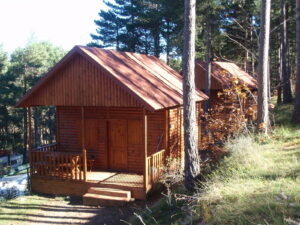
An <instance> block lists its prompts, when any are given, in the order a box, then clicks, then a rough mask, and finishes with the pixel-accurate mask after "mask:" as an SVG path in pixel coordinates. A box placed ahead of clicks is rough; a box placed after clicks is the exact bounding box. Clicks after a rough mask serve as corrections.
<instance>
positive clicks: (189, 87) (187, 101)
mask: <svg viewBox="0 0 300 225" xmlns="http://www.w3.org/2000/svg"><path fill="white" fill-rule="evenodd" d="M195 8H196V1H195V0H185V7H184V48H183V49H184V52H183V63H182V64H183V65H182V66H183V68H182V69H183V110H184V114H183V115H184V152H185V161H184V179H185V182H184V183H185V187H186V188H187V189H188V190H193V188H194V179H195V177H196V176H197V175H198V174H199V173H200V160H199V155H198V146H197V129H196V102H195V70H194V69H195V59H194V58H195V26H196V24H195V22H196V11H195Z"/></svg>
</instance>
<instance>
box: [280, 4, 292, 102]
mask: <svg viewBox="0 0 300 225" xmlns="http://www.w3.org/2000/svg"><path fill="white" fill-rule="evenodd" d="M280 3H281V4H280V5H281V7H280V8H281V26H280V36H281V37H280V41H281V43H280V45H281V54H280V55H281V57H280V59H281V69H282V72H281V74H282V86H283V103H289V102H291V101H292V100H293V97H292V90H291V81H290V70H289V65H288V61H289V60H288V58H289V56H288V52H289V51H288V43H287V22H286V18H287V17H286V1H285V0H280Z"/></svg>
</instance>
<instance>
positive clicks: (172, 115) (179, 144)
mask: <svg viewBox="0 0 300 225" xmlns="http://www.w3.org/2000/svg"><path fill="white" fill-rule="evenodd" d="M168 114H169V115H168V118H169V137H168V155H169V156H170V158H177V159H180V158H182V157H183V152H184V144H183V143H184V136H183V109H182V107H177V108H174V109H169V110H168Z"/></svg>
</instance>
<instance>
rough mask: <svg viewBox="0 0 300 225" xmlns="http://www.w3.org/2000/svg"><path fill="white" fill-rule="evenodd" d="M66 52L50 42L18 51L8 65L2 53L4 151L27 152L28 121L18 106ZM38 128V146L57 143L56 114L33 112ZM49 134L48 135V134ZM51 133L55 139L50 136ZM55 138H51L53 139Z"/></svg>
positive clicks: (0, 92) (1, 141) (0, 85)
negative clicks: (22, 98) (18, 101)
mask: <svg viewBox="0 0 300 225" xmlns="http://www.w3.org/2000/svg"><path fill="white" fill-rule="evenodd" d="M64 54H65V52H64V51H63V50H62V49H61V48H58V47H55V46H53V45H52V44H51V43H49V42H37V43H30V44H28V45H27V46H26V47H24V48H18V49H16V50H15V51H14V52H13V53H12V54H11V55H10V60H9V62H8V60H7V55H6V54H5V53H3V51H2V50H1V49H0V66H1V65H3V66H1V68H2V69H1V68H0V71H2V73H0V96H1V100H0V149H2V148H3V149H7V150H12V151H15V152H23V150H24V149H26V147H25V146H24V145H25V144H26V140H24V139H26V134H27V130H26V125H25V122H26V117H27V111H26V110H25V109H20V108H15V104H16V102H17V100H18V99H20V98H21V97H22V96H23V95H24V94H25V93H26V92H27V91H28V90H29V89H30V88H31V87H32V86H33V85H34V84H35V83H36V82H37V81H38V80H39V79H40V78H41V76H43V75H44V74H45V73H46V72H47V71H48V70H49V68H51V67H52V66H53V65H54V64H55V63H56V62H57V61H58V60H60V59H61V58H62V56H63V55H64ZM33 117H34V118H33V119H34V125H35V126H37V125H41V126H40V127H39V128H38V129H35V132H34V136H35V137H36V138H35V142H34V143H36V144H38V143H41V141H42V140H41V138H40V137H41V135H39V138H37V137H38V135H36V132H39V134H40V133H41V130H42V129H43V130H45V131H46V132H45V133H46V135H44V136H42V139H43V141H51V140H53V139H54V134H53V132H52V133H51V132H50V131H49V130H53V129H54V120H53V117H54V110H53V108H49V107H48V108H43V109H37V108H36V109H34V110H33ZM47 133H48V134H47ZM49 133H51V135H49ZM50 136H51V137H50Z"/></svg>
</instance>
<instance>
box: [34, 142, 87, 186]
mask: <svg viewBox="0 0 300 225" xmlns="http://www.w3.org/2000/svg"><path fill="white" fill-rule="evenodd" d="M54 149H55V147H54V145H53V146H49V145H48V146H41V147H39V148H36V149H34V150H32V152H31V176H39V177H52V178H56V179H63V180H79V181H85V180H86V170H85V165H86V162H84V161H86V155H85V154H84V153H83V154H80V153H69V152H58V151H55V150H54Z"/></svg>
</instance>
